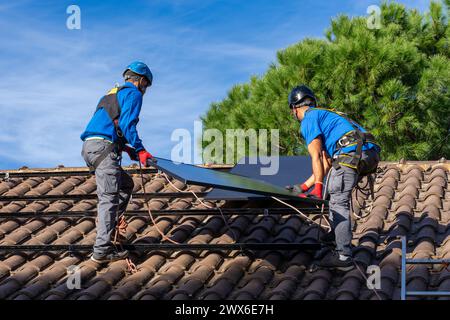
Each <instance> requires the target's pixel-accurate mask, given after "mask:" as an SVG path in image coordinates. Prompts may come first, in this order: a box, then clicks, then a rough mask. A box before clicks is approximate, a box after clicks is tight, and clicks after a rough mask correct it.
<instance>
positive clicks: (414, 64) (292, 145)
mask: <svg viewBox="0 0 450 320" xmlns="http://www.w3.org/2000/svg"><path fill="white" fill-rule="evenodd" d="M449 8H450V0H445V1H444V3H443V4H442V3H438V2H431V3H430V7H429V12H427V13H425V14H421V13H420V12H418V11H417V10H412V9H406V8H405V7H404V6H403V5H401V4H397V3H395V2H385V3H384V4H383V5H382V6H381V28H379V29H369V28H368V27H367V17H366V16H364V17H354V18H349V17H347V16H345V15H341V16H339V17H337V18H335V19H333V20H332V21H331V26H330V27H329V28H328V29H327V30H326V32H325V36H326V37H325V39H304V40H302V41H300V42H299V43H297V44H295V45H292V46H290V47H288V48H286V49H283V50H281V51H279V52H277V61H276V63H273V64H272V65H271V66H270V67H269V68H268V70H267V72H266V73H265V74H264V75H262V76H261V77H252V78H251V79H250V81H249V82H248V83H245V84H238V85H235V86H234V87H233V88H232V89H231V90H230V91H229V93H228V96H227V97H226V98H225V99H224V100H223V101H220V102H217V103H213V104H212V105H211V107H210V109H209V110H208V112H207V113H206V115H205V116H204V117H202V120H203V124H204V128H205V129H208V128H217V129H219V130H220V131H222V132H223V133H225V130H226V129H227V128H230V129H235V128H242V129H249V128H254V129H262V128H266V129H271V128H277V129H279V130H280V145H279V146H280V154H283V155H294V154H306V153H307V151H306V147H305V146H304V143H303V141H302V139H301V136H300V134H299V126H298V122H297V121H295V120H294V119H293V118H292V116H291V115H290V113H289V108H288V106H287V96H288V94H289V92H290V90H291V89H292V88H293V87H294V86H296V85H298V84H302V83H304V84H307V85H308V86H310V87H311V88H312V89H313V90H314V91H315V93H316V94H317V96H318V99H319V105H320V106H323V107H330V108H333V109H336V110H339V111H342V112H345V113H347V114H348V115H349V116H350V117H351V118H353V119H354V120H356V121H357V122H359V123H360V124H361V125H363V127H365V128H366V129H367V130H369V131H370V132H371V133H373V134H374V135H375V137H376V138H377V141H378V142H379V143H380V144H381V146H382V149H383V151H382V158H383V159H384V160H399V159H401V158H404V159H409V160H428V159H438V158H440V157H445V158H446V159H449V158H450V137H449V134H450V93H449V87H450V85H449V84H450V61H449V59H450V47H449V33H450V27H449V25H448V13H449Z"/></svg>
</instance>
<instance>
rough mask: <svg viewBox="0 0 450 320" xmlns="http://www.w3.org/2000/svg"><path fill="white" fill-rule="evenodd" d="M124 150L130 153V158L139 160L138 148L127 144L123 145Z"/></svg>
mask: <svg viewBox="0 0 450 320" xmlns="http://www.w3.org/2000/svg"><path fill="white" fill-rule="evenodd" d="M123 151H125V152H126V153H128V156H129V157H130V159H131V160H132V161H139V158H138V154H137V152H136V149H134V148H132V147H130V146H125V147H123Z"/></svg>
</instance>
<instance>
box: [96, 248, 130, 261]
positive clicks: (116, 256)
mask: <svg viewBox="0 0 450 320" xmlns="http://www.w3.org/2000/svg"><path fill="white" fill-rule="evenodd" d="M127 257H128V251H127V250H123V251H113V252H110V253H104V254H99V253H94V254H93V255H92V256H91V260H92V261H95V262H97V263H107V262H113V261H118V260H123V259H126V258H127Z"/></svg>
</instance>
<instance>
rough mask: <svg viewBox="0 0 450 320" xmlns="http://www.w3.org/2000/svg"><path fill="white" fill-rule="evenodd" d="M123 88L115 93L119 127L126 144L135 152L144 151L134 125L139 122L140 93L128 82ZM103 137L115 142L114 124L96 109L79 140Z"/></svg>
mask: <svg viewBox="0 0 450 320" xmlns="http://www.w3.org/2000/svg"><path fill="white" fill-rule="evenodd" d="M123 86H124V88H123V89H122V90H120V91H119V92H118V93H117V100H118V101H119V105H120V108H121V113H120V117H119V127H120V129H121V130H122V133H123V136H124V137H125V139H126V140H127V142H128V143H129V144H130V145H131V146H133V147H134V148H135V149H136V151H140V150H143V149H144V146H143V144H142V141H141V139H140V138H139V135H138V132H137V129H136V125H137V124H138V122H139V113H140V112H141V107H142V93H141V92H140V91H139V89H138V88H137V87H136V86H135V85H134V84H132V83H130V82H125V84H124V85H123ZM94 136H95V137H103V138H106V139H108V140H110V141H113V142H115V141H117V134H116V130H115V128H114V124H113V122H112V121H111V118H110V117H109V115H108V113H107V112H106V111H105V109H103V108H100V109H98V110H97V111H96V112H95V113H94V115H93V116H92V119H91V121H90V122H89V123H88V125H87V127H86V130H85V131H84V132H83V133H82V134H81V137H80V138H81V140H83V141H84V140H85V139H86V138H89V137H94Z"/></svg>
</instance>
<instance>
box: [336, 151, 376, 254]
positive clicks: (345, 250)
mask: <svg viewBox="0 0 450 320" xmlns="http://www.w3.org/2000/svg"><path fill="white" fill-rule="evenodd" d="M379 160H380V158H379V155H378V153H377V152H376V151H375V150H373V149H370V150H367V151H363V152H362V155H361V161H362V162H363V163H362V165H363V166H364V168H365V169H368V170H371V169H375V168H376V167H377V165H378V162H379ZM329 175H330V177H329V180H328V188H327V189H328V193H329V195H330V201H329V207H330V220H331V227H332V229H333V230H334V233H335V236H336V251H337V252H339V253H340V254H343V255H347V256H351V255H352V249H351V241H352V231H351V221H350V200H351V196H352V190H353V188H354V187H355V186H356V184H357V183H358V173H357V172H356V170H354V169H351V168H349V167H345V166H342V165H341V166H340V167H339V169H335V168H334V167H332V168H331V169H330V173H329Z"/></svg>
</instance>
